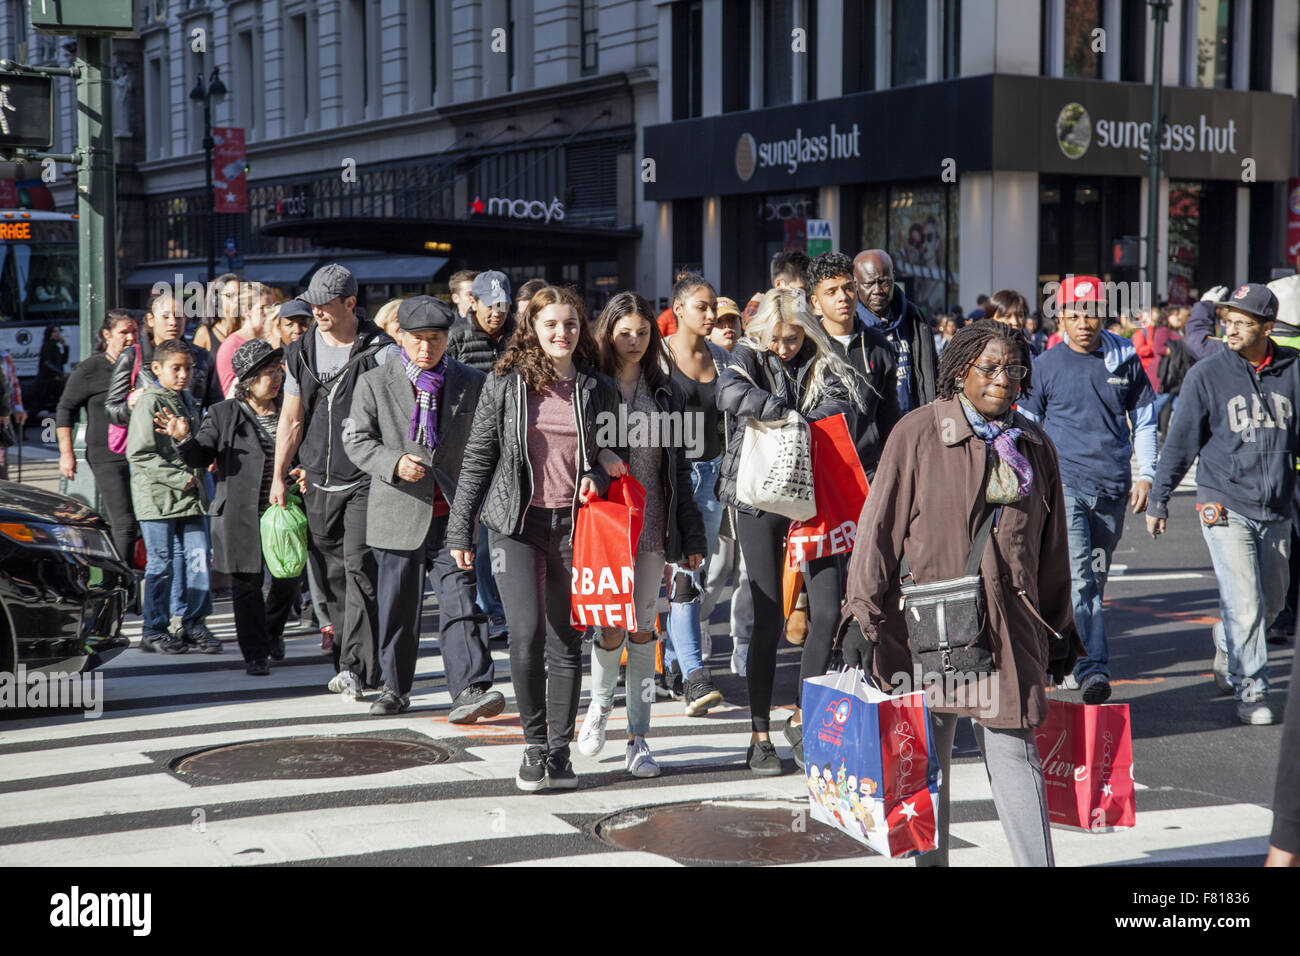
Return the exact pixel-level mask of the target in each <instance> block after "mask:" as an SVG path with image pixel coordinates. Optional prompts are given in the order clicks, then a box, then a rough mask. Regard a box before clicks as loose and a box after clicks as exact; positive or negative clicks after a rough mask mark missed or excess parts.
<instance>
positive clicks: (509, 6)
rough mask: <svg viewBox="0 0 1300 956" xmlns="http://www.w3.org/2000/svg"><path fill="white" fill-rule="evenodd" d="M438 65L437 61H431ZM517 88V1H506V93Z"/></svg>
mask: <svg viewBox="0 0 1300 956" xmlns="http://www.w3.org/2000/svg"><path fill="white" fill-rule="evenodd" d="M430 62H431V63H436V62H437V60H431V61H430ZM514 88H515V0H506V91H507V92H509V91H511V90H513V89H514Z"/></svg>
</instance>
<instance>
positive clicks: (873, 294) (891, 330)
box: [853, 249, 938, 416]
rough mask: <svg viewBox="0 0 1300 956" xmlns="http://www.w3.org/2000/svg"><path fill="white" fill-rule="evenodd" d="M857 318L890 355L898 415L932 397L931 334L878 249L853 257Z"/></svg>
mask: <svg viewBox="0 0 1300 956" xmlns="http://www.w3.org/2000/svg"><path fill="white" fill-rule="evenodd" d="M853 279H854V284H855V286H856V287H857V298H858V308H857V312H858V318H860V319H861V320H862V321H863V322H865V323H866V324H867V325H868V326H870V327H871V328H873V329H877V330H879V331H880V332H881V334H883V335H884V336H885V338H886V339H887V340H888V341H889V345H890V348H891V350H892V351H893V353H894V361H895V363H896V374H895V377H894V385H895V390H896V392H897V395H898V414H899V415H900V416H902V415H906V414H907V413H908V412H910V411H911V410H912V409H914V408H919V407H920V406H922V405H925V404H927V403H929V402H932V401H934V396H935V380H936V371H937V368H938V358H937V355H936V353H935V348H934V334H933V333H932V332H931V331H930V325H929V323H927V322H926V321H925V318H924V317H923V316H922V315H921V312H920V310H919V309H917V307H916V306H915V305H913V304H912V303H911V302H909V301H908V300H907V296H906V295H904V294H903V290H902V289H901V288H899V286H897V285H896V284H895V282H894V261H893V260H892V259H891V258H890V257H889V253H887V252H885V250H883V249H867V250H866V251H864V252H859V253H858V254H857V256H856V257H855V258H854V259H853Z"/></svg>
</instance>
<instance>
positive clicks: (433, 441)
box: [402, 352, 447, 451]
mask: <svg viewBox="0 0 1300 956" xmlns="http://www.w3.org/2000/svg"><path fill="white" fill-rule="evenodd" d="M402 368H403V369H405V370H406V377H407V378H409V379H410V380H411V384H412V385H414V386H415V411H414V412H412V413H411V428H410V430H409V431H408V432H407V433H406V437H407V438H409V439H411V441H415V442H421V443H422V444H423V445H424V446H425V447H426V448H428V449H429V451H433V450H434V449H435V448H437V447H438V394H439V393H440V392H441V391H442V379H443V375H444V374H445V373H446V371H447V357H446V356H445V355H444V356H443V357H442V360H441V361H439V362H438V364H437V365H435V366H434V367H433V368H431V369H423V368H420V366H418V365H416V364H415V363H414V362H412V361H411V360H410V359H409V358H408V357H407V355H406V353H405V352H403V353H402Z"/></svg>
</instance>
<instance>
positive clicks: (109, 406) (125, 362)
mask: <svg viewBox="0 0 1300 956" xmlns="http://www.w3.org/2000/svg"><path fill="white" fill-rule="evenodd" d="M189 346H190V348H191V349H193V350H194V371H193V373H192V374H191V375H190V384H189V385H187V386H185V391H187V392H189V394H190V397H191V398H193V399H194V402H195V404H197V405H198V406H199V408H207V407H208V406H209V405H211V404H212V403H213V402H219V401H221V383H220V381H219V380H218V379H217V367H216V363H215V362H214V361H213V360H212V353H211V352H209V351H208V350H207V349H205V348H203V347H202V346H199V345H195V344H194V343H193V342H190V343H189ZM153 348H154V347H153V343H152V342H150V341H149V339H148V337H145V338H143V339H141V340H140V341H139V342H137V343H136V344H135V345H132V346H131V347H130V348H125V349H122V351H121V353H120V354H119V355H118V357H117V361H116V362H114V363H113V374H112V375H111V376H109V379H108V394H107V395H105V396H104V412H105V414H106V415H107V416H108V420H109V422H111V423H112V424H114V425H122V426H125V425H127V424H129V423H130V421H131V407H130V405H128V404H127V396H128V395H130V394H131V392H132V391H133V390H134V389H137V388H143V387H144V386H146V385H153V384H155V383H156V380H155V379H154V374H153V369H152V368H151V367H150V366H151V363H152V362H153ZM137 349H139V350H140V372H139V375H138V376H137V377H136V380H135V381H134V382H132V381H131V371H132V369H134V368H135V353H136V350H137Z"/></svg>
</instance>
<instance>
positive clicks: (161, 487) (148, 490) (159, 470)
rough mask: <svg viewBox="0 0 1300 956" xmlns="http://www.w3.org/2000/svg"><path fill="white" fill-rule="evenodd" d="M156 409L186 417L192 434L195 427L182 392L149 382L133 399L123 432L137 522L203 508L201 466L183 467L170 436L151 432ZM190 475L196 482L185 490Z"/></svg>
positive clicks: (191, 407)
mask: <svg viewBox="0 0 1300 956" xmlns="http://www.w3.org/2000/svg"><path fill="white" fill-rule="evenodd" d="M160 408H166V409H168V410H169V411H170V412H171V413H172V414H173V415H177V416H180V417H182V418H188V419H189V422H190V434H191V435H193V434H194V433H195V432H197V431H198V429H199V415H198V409H197V407H196V406H195V404H194V399H192V398H191V397H190V396H189V395H187V394H186V393H184V392H173V391H172V390H171V389H166V388H162V387H160V386H158V385H150V386H149V387H148V388H146V389H145V390H144V394H142V395H141V396H140V400H139V401H137V402H136V403H135V408H134V409H133V410H132V412H131V424H130V425H128V426H127V432H126V459H127V461H128V462H129V463H130V465H131V501H132V504H133V505H134V506H135V517H136V520H137V521H163V520H166V519H168V518H188V517H190V516H192V515H202V514H205V513H206V511H207V503H206V501H205V500H204V499H205V491H204V485H203V476H202V471H201V469H198V468H188V467H186V465H185V463H184V462H183V461H182V460H181V456H180V455H179V454H177V452H176V447H175V444H174V443H173V442H172V440H171V438H169V437H168V436H166V435H160V434H158V433H157V432H156V431H154V423H153V419H154V415H155V414H156V413H157V412H158V409H160ZM191 477H195V478H198V483H197V485H196V486H195V487H193V488H190V489H188V490H186V488H185V486H186V484H188V482H189V480H190V478H191Z"/></svg>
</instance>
